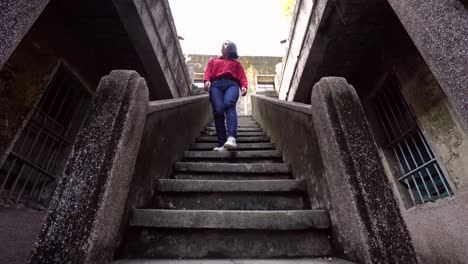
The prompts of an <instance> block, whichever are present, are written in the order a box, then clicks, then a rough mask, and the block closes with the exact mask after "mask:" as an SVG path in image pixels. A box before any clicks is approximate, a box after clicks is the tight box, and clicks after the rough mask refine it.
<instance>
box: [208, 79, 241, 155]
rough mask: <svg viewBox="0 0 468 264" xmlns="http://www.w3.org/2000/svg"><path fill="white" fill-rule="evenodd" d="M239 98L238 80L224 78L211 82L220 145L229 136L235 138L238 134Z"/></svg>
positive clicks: (211, 94)
mask: <svg viewBox="0 0 468 264" xmlns="http://www.w3.org/2000/svg"><path fill="white" fill-rule="evenodd" d="M237 99H239V85H238V84H237V83H236V82H234V81H232V80H225V79H222V80H216V81H213V82H212V83H211V88H210V102H211V107H212V108H213V118H214V122H215V127H216V135H217V136H218V143H219V146H220V147H221V146H223V145H224V143H226V140H227V137H228V136H229V137H234V138H235V137H236V136H237V112H236V103H237ZM225 115H226V123H227V135H226V125H225V124H224V119H225V117H224V116H225Z"/></svg>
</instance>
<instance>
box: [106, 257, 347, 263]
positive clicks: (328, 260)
mask: <svg viewBox="0 0 468 264" xmlns="http://www.w3.org/2000/svg"><path fill="white" fill-rule="evenodd" d="M352 263H354V262H349V261H346V260H342V259H337V258H314V259H268V260H265V259H203V260H150V259H132V260H127V259H125V260H119V261H116V262H115V264H352Z"/></svg>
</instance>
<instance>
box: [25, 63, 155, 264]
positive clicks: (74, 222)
mask: <svg viewBox="0 0 468 264" xmlns="http://www.w3.org/2000/svg"><path fill="white" fill-rule="evenodd" d="M147 106H148V90H147V86H146V83H145V81H144V80H143V79H142V78H141V77H140V76H139V75H138V74H137V73H136V72H133V71H113V72H111V73H110V75H108V76H106V77H104V78H103V79H102V81H101V83H100V85H99V88H98V91H97V94H96V96H95V97H94V98H93V102H92V105H91V108H90V111H89V112H88V113H87V115H86V118H85V120H84V122H83V125H82V127H81V129H80V132H79V134H78V136H77V139H76V141H75V144H74V146H73V150H72V153H71V155H70V157H69V159H68V162H67V165H66V168H65V172H64V175H63V177H62V178H61V180H60V183H59V185H58V187H57V189H56V192H55V194H54V197H53V199H52V202H51V205H50V208H49V211H48V213H47V217H46V220H45V222H44V224H43V227H42V230H41V232H40V234H39V236H38V238H37V240H36V243H35V246H34V249H33V252H32V254H31V256H30V258H29V260H28V263H64V262H67V263H98V262H99V263H103V262H106V261H109V260H111V259H112V257H113V250H114V248H115V246H116V245H117V243H118V241H119V239H120V237H119V236H120V234H119V228H120V225H121V224H122V217H123V214H124V208H125V201H126V199H127V193H128V189H129V184H130V181H131V175H132V172H133V169H134V164H135V160H136V154H137V152H138V149H139V146H140V139H141V135H142V133H143V126H144V122H145V116H146V109H147Z"/></svg>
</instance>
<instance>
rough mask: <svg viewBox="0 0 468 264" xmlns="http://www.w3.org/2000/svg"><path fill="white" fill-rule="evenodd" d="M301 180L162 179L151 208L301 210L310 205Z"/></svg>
mask: <svg viewBox="0 0 468 264" xmlns="http://www.w3.org/2000/svg"><path fill="white" fill-rule="evenodd" d="M307 201H308V199H307V197H306V192H305V185H304V182H303V181H301V180H176V179H162V180H159V182H158V192H157V195H156V198H155V200H154V207H155V208H160V209H178V210H182V209H184V210H187V209H188V210H301V209H306V208H310V206H308V202H307Z"/></svg>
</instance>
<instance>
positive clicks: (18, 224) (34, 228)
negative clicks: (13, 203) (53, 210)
mask: <svg viewBox="0 0 468 264" xmlns="http://www.w3.org/2000/svg"><path fill="white" fill-rule="evenodd" d="M45 213H46V212H45V211H37V210H33V209H28V208H14V207H10V208H0V215H1V217H0V245H2V246H1V247H0V263H5V264H24V263H25V262H26V260H27V259H28V256H29V254H30V253H31V250H32V248H33V245H34V240H35V239H36V236H37V233H39V231H40V230H41V225H42V219H43V218H44V215H45Z"/></svg>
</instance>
